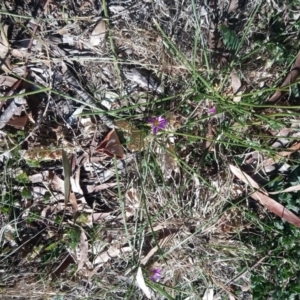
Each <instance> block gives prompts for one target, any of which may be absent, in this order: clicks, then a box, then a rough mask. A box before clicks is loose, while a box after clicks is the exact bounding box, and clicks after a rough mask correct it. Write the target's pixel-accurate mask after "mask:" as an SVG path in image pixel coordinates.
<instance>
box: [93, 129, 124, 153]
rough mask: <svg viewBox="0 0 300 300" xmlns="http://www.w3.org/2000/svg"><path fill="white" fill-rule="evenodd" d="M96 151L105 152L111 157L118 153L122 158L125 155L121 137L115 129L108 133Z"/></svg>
mask: <svg viewBox="0 0 300 300" xmlns="http://www.w3.org/2000/svg"><path fill="white" fill-rule="evenodd" d="M96 151H98V152H103V153H105V154H107V155H109V156H111V157H114V155H116V157H117V158H118V159H122V158H124V156H125V153H124V150H123V147H122V145H121V143H120V139H119V137H118V135H117V133H116V131H115V130H114V129H113V130H111V131H110V132H109V133H108V134H107V135H106V137H105V139H104V140H103V141H102V142H101V143H100V144H99V146H98V147H97V149H96Z"/></svg>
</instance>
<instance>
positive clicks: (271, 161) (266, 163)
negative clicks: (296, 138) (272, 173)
mask: <svg viewBox="0 0 300 300" xmlns="http://www.w3.org/2000/svg"><path fill="white" fill-rule="evenodd" d="M299 149H300V142H299V143H297V144H295V145H293V146H292V147H290V148H288V149H287V150H285V151H281V152H279V153H278V154H276V156H275V157H274V158H273V157H272V158H268V159H265V160H264V161H263V166H264V168H266V167H268V166H271V165H273V164H276V163H277V162H279V161H280V160H281V159H282V158H283V157H285V156H289V155H291V154H292V153H293V152H295V151H297V150H299Z"/></svg>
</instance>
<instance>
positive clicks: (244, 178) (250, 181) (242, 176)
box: [229, 165, 268, 195]
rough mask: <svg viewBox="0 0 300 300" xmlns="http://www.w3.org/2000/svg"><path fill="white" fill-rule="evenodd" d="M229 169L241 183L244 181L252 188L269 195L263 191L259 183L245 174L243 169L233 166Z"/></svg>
mask: <svg viewBox="0 0 300 300" xmlns="http://www.w3.org/2000/svg"><path fill="white" fill-rule="evenodd" d="M229 168H230V170H231V172H232V173H233V174H234V175H235V176H236V177H237V178H238V179H240V180H241V181H243V182H244V183H246V184H248V185H250V186H251V187H252V188H256V189H257V190H261V191H262V192H263V193H265V194H266V195H268V192H267V191H265V190H263V189H262V188H261V187H260V186H259V185H258V183H257V182H256V181H255V180H253V179H252V178H251V177H250V176H249V175H247V174H246V173H245V172H243V171H242V170H241V169H239V168H237V167H235V166H233V165H229Z"/></svg>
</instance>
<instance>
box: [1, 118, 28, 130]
mask: <svg viewBox="0 0 300 300" xmlns="http://www.w3.org/2000/svg"><path fill="white" fill-rule="evenodd" d="M27 121H28V115H24V116H12V118H11V119H10V120H9V121H8V122H7V123H6V125H9V126H12V127H14V128H16V129H21V130H23V129H24V128H25V126H26V124H27Z"/></svg>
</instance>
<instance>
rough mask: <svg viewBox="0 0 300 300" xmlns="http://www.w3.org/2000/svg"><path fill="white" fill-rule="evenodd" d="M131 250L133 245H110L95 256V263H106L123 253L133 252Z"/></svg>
mask: <svg viewBox="0 0 300 300" xmlns="http://www.w3.org/2000/svg"><path fill="white" fill-rule="evenodd" d="M131 251H132V249H131V247H122V248H117V247H116V246H110V247H109V248H108V250H107V251H104V252H102V253H100V254H99V255H98V256H97V257H96V258H95V261H94V263H95V264H98V263H100V264H101V263H105V262H107V261H109V260H110V259H112V258H114V257H117V256H121V254H122V253H125V252H131Z"/></svg>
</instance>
